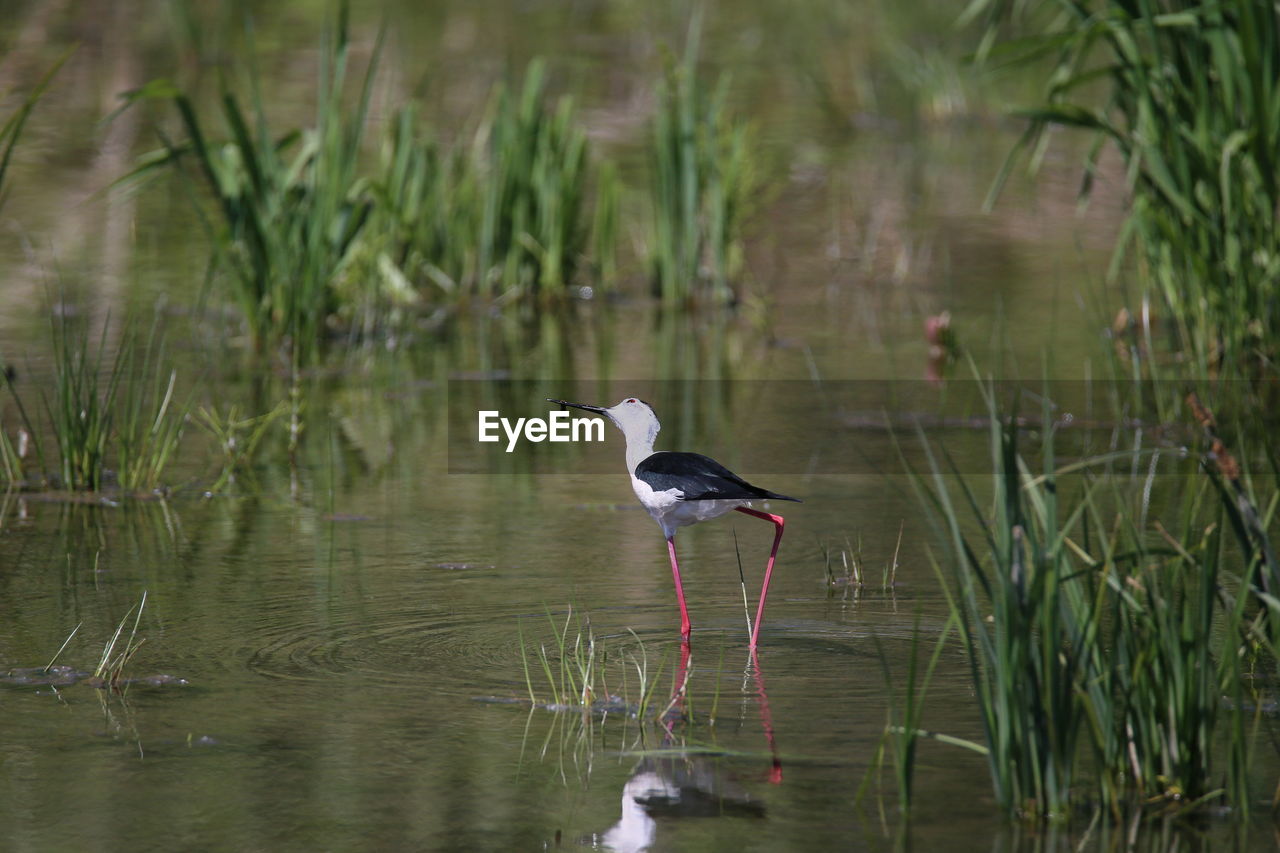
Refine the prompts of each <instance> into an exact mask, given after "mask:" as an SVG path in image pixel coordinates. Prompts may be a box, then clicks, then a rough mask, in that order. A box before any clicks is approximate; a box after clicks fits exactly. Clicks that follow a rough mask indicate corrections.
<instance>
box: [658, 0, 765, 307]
mask: <svg viewBox="0 0 1280 853" xmlns="http://www.w3.org/2000/svg"><path fill="white" fill-rule="evenodd" d="M700 31H701V18H700V16H698V17H695V19H694V21H693V23H692V25H691V27H690V31H689V36H688V39H687V41H686V44H685V51H684V55H683V57H682V59H681V60H680V62H679V63H678V64H677V63H671V62H669V63H668V64H667V67H666V69H665V74H664V78H663V81H662V83H661V84H659V86H658V92H657V96H658V108H657V115H656V117H655V119H654V125H653V138H652V143H651V145H652V148H651V153H650V161H651V169H652V173H653V177H652V197H651V200H652V209H653V219H652V223H653V224H652V230H651V233H650V237H649V246H648V257H649V264H650V267H651V270H652V276H653V282H654V289H655V291H656V293H657V294H658V295H659V296H660V297H661V299H662V301H663V302H665V303H667V304H676V303H682V302H689V301H691V300H697V301H704V302H712V303H724V302H731V301H733V300H734V299H735V293H734V290H733V286H732V285H733V283H734V282H735V281H736V280H737V278H738V277H739V275H740V274H741V272H742V267H743V255H742V230H743V225H744V223H745V221H746V216H747V213H748V208H749V202H750V199H751V197H752V195H753V194H754V193H755V192H756V191H757V190H758V189H759V186H758V180H757V177H756V173H755V167H754V163H755V156H756V155H755V152H753V151H752V149H751V146H750V142H749V134H748V130H747V126H746V124H745V123H744V122H742V121H741V120H739V119H737V118H736V117H735V116H734V115H733V114H732V112H731V111H730V109H729V106H728V102H727V98H728V91H729V85H728V83H729V81H728V78H721V79H720V81H719V83H717V84H716V85H715V86H714V87H713V88H708V87H707V85H706V84H705V83H704V82H703V81H702V79H701V78H700V77H699V76H698V73H697V60H698V44H699V36H700Z"/></svg>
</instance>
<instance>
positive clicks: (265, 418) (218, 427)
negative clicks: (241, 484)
mask: <svg viewBox="0 0 1280 853" xmlns="http://www.w3.org/2000/svg"><path fill="white" fill-rule="evenodd" d="M292 411H296V401H295V400H282V401H281V402H280V403H278V404H277V405H276V406H275V408H273V409H271V410H270V411H269V412H265V413H264V414H261V415H246V414H245V413H244V412H243V411H241V409H240V407H239V406H238V405H236V404H232V405H231V406H230V407H229V408H228V409H227V411H226V412H225V413H224V412H220V411H218V410H217V409H208V408H204V407H203V406H202V407H201V408H199V409H197V410H196V413H195V420H196V423H197V424H199V425H200V426H201V427H203V428H204V430H205V431H206V432H207V433H208V434H209V435H210V436H211V437H212V438H213V440H214V443H215V444H216V445H217V447H218V451H219V453H220V454H221V461H222V470H221V471H220V472H219V474H218V478H217V479H216V480H214V482H213V483H212V484H210V486H209V487H208V490H207V491H209V492H210V493H212V494H217V493H219V492H221V491H223V490H224V489H226V488H227V487H228V486H229V485H231V484H233V483H235V482H236V478H237V477H238V476H239V475H241V474H243V473H246V472H248V471H250V470H251V466H252V464H253V462H254V459H255V458H256V456H257V453H258V448H259V446H260V445H261V444H262V440H263V438H265V437H266V435H267V431H268V430H270V428H271V425H272V424H274V423H275V422H276V421H278V420H279V419H281V418H283V417H284V416H285V415H287V414H290V412H292ZM295 435H296V433H295V432H294V431H293V430H291V431H290V439H291V444H292V442H293V441H295V440H296V439H295Z"/></svg>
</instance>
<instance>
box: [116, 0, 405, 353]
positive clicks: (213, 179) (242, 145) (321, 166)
mask: <svg viewBox="0 0 1280 853" xmlns="http://www.w3.org/2000/svg"><path fill="white" fill-rule="evenodd" d="M250 32H251V31H250ZM381 47H382V41H381V38H379V40H378V43H377V45H376V46H375V48H374V51H373V55H372V57H371V58H370V60H369V64H368V67H367V68H366V69H365V74H364V80H363V85H362V86H361V89H360V95H359V98H358V100H357V102H356V105H355V107H354V108H353V109H351V110H347V109H345V107H344V98H343V91H344V87H345V83H346V79H347V65H348V62H349V54H350V41H349V38H348V33H347V26H346V9H345V6H344V7H343V8H342V11H341V13H340V15H339V17H338V23H337V26H336V28H335V30H334V31H333V33H332V34H331V35H330V36H329V37H328V38H326V41H325V46H324V49H323V50H322V51H321V56H322V63H321V70H320V74H319V90H320V91H319V99H318V103H317V107H316V120H315V125H314V127H311V128H307V129H305V130H292V131H288V132H285V133H283V134H280V135H276V134H274V133H273V132H272V130H271V128H270V127H269V125H268V122H267V117H266V112H265V109H264V106H263V100H262V93H261V89H260V80H259V79H258V73H257V70H256V66H255V65H254V64H253V63H252V61H251V62H250V65H249V67H250V72H249V90H250V109H249V111H248V113H246V110H245V109H244V107H242V106H241V98H240V96H239V95H238V94H237V93H236V91H235V90H234V89H233V88H232V85H231V83H230V82H229V81H228V80H227V79H225V78H224V79H223V80H222V90H221V105H222V118H223V122H224V123H225V125H226V129H227V132H228V133H229V134H230V136H229V138H228V139H227V140H226V141H225V142H221V143H215V142H214V141H212V139H211V137H210V134H209V132H208V130H207V128H206V124H207V122H206V121H204V120H202V119H201V117H200V115H199V113H198V111H197V108H196V105H195V103H194V102H193V101H192V99H191V97H190V96H189V95H187V94H186V93H185V92H182V91H180V90H178V89H177V88H176V87H174V86H173V85H172V84H170V83H168V82H167V81H156V82H153V83H151V84H149V85H148V86H146V87H144V88H143V89H141V90H139V91H138V92H136V93H134V94H133V98H134V99H135V100H136V99H139V98H153V99H162V100H167V101H171V102H172V103H173V105H174V107H175V108H176V110H177V112H178V116H179V118H180V120H181V124H182V127H183V130H184V131H185V133H186V140H185V141H183V142H181V143H173V142H170V141H168V140H167V139H166V140H165V150H164V151H163V152H161V153H160V154H158V155H153V156H151V157H150V158H148V159H147V160H145V161H144V163H143V165H142V166H141V167H140V168H139V169H138V170H135V172H134V173H133V175H132V176H130V177H134V176H137V175H139V174H143V173H145V172H148V171H151V170H154V169H156V168H159V167H161V166H165V165H176V164H179V163H180V162H181V161H182V160H183V159H185V158H186V157H188V156H190V157H191V158H192V159H194V161H195V163H196V166H197V172H198V174H199V175H200V176H201V178H202V179H203V183H204V185H205V189H206V190H207V191H208V192H209V194H210V195H211V196H212V197H213V199H214V200H215V203H216V208H217V212H218V215H219V216H220V218H221V228H220V229H219V230H218V231H217V234H216V244H215V254H216V259H217V260H218V261H219V262H220V264H221V265H222V267H223V268H224V269H225V270H226V271H227V272H228V274H229V276H228V277H229V279H230V282H231V295H232V297H233V299H234V301H235V303H236V305H237V306H238V307H239V309H240V312H241V314H242V315H243V317H244V320H245V323H246V325H247V327H248V333H249V337H250V339H251V341H252V343H253V347H254V349H255V350H256V351H260V352H261V351H264V350H266V349H268V348H271V347H280V348H281V349H282V350H283V351H284V353H285V355H286V357H287V359H288V360H289V361H290V362H291V363H293V364H302V363H308V362H311V361H313V360H314V359H315V358H316V356H317V355H318V354H319V348H320V343H321V339H322V337H323V336H324V334H325V322H326V320H328V318H329V317H330V316H331V315H332V314H333V313H334V310H335V308H336V302H335V298H334V283H335V281H336V280H337V279H338V277H339V276H340V275H341V274H342V271H343V268H344V266H345V265H346V264H347V263H348V262H349V261H350V260H351V258H352V256H353V253H354V249H355V247H356V245H357V238H358V237H359V235H360V233H361V231H362V230H363V228H364V227H365V224H366V222H367V221H368V218H369V214H370V210H371V207H372V201H371V199H370V198H369V195H368V191H367V188H366V183H365V181H364V180H363V179H361V178H360V177H359V176H358V175H357V167H358V164H359V158H360V154H361V142H362V139H363V135H364V128H365V125H366V120H367V117H368V112H369V102H370V97H371V93H372V85H373V78H374V73H375V71H376V70H377V66H378V57H379V55H380V53H381ZM250 50H251V52H252V46H251V48H250Z"/></svg>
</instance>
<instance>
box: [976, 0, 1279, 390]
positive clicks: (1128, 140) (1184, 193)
mask: <svg viewBox="0 0 1280 853" xmlns="http://www.w3.org/2000/svg"><path fill="white" fill-rule="evenodd" d="M975 6H978V7H984V6H985V7H987V8H988V10H989V11H990V12H991V13H992V14H993V20H997V21H998V20H1001V19H1002V18H1003V17H1004V16H1006V15H1008V14H1009V13H1010V12H1011V10H1012V9H1013V8H1014V7H1019V6H1030V7H1031V8H1032V10H1033V11H1034V12H1035V13H1036V15H1035V16H1033V17H1032V20H1033V21H1034V22H1035V24H1034V25H1035V26H1037V27H1038V29H1037V34H1036V35H1033V36H1031V37H1028V38H1026V39H1021V40H1014V41H1010V42H1007V43H1005V44H1004V45H1003V46H1002V47H998V48H996V51H995V53H994V54H993V56H994V57H995V58H996V59H999V60H1001V61H1003V60H1005V59H1006V58H1009V57H1012V58H1013V59H1015V60H1016V59H1024V60H1026V59H1034V60H1036V61H1041V60H1042V59H1044V58H1046V57H1047V58H1049V59H1050V70H1049V71H1048V73H1047V82H1046V88H1045V96H1044V103H1043V104H1042V105H1041V106H1039V107H1037V108H1035V109H1032V110H1028V111H1027V112H1026V113H1025V115H1026V116H1027V117H1028V118H1029V119H1030V121H1031V124H1030V128H1029V130H1028V132H1027V134H1026V136H1025V137H1024V139H1023V145H1022V146H1021V148H1022V150H1032V151H1037V152H1038V151H1039V150H1041V147H1040V141H1041V140H1042V139H1043V133H1044V130H1045V129H1046V128H1047V127H1049V126H1050V125H1059V126H1066V127H1074V128H1082V129H1084V130H1086V131H1089V132H1091V133H1093V134H1094V136H1095V142H1094V144H1093V145H1092V147H1091V148H1090V150H1089V153H1088V157H1087V159H1086V162H1085V172H1084V180H1083V184H1082V194H1084V195H1086V196H1087V195H1088V193H1089V191H1090V189H1091V188H1092V185H1093V181H1094V178H1095V175H1096V171H1097V164H1098V162H1099V157H1100V155H1101V153H1102V151H1103V149H1104V147H1105V146H1107V145H1110V146H1114V148H1115V149H1117V150H1118V151H1119V153H1120V155H1121V157H1122V159H1123V162H1124V165H1125V167H1126V170H1127V177H1128V182H1129V185H1130V187H1131V191H1132V202H1131V209H1130V214H1129V219H1128V223H1127V225H1126V227H1125V229H1124V231H1123V233H1122V234H1121V236H1120V240H1119V243H1118V246H1117V252H1116V263H1115V264H1114V265H1113V270H1112V274H1113V275H1118V274H1119V273H1120V271H1121V270H1122V269H1123V266H1122V265H1121V261H1122V260H1123V259H1124V258H1125V256H1126V253H1128V254H1129V255H1130V256H1132V257H1134V258H1135V259H1136V261H1137V267H1138V272H1139V277H1140V278H1139V280H1140V282H1141V284H1142V287H1140V288H1135V289H1132V290H1129V292H1128V302H1129V308H1130V313H1131V315H1132V316H1135V317H1146V316H1147V314H1146V313H1145V312H1141V311H1139V310H1138V309H1139V308H1140V304H1139V303H1141V302H1142V300H1143V297H1144V296H1145V294H1147V293H1148V292H1150V293H1151V294H1152V301H1153V302H1154V303H1155V304H1156V305H1158V306H1159V308H1160V310H1159V311H1158V313H1157V317H1156V324H1155V328H1154V330H1153V329H1152V328H1150V327H1144V329H1143V330H1141V331H1142V332H1143V333H1144V334H1143V335H1142V336H1143V337H1144V338H1145V340H1142V341H1141V344H1142V345H1146V344H1149V343H1150V344H1155V345H1157V346H1158V347H1159V348H1160V349H1161V350H1164V349H1165V348H1166V347H1167V348H1168V349H1171V350H1172V351H1173V352H1175V353H1178V354H1179V355H1180V357H1179V363H1180V365H1181V368H1180V369H1181V370H1182V371H1183V373H1184V374H1185V372H1186V370H1187V369H1188V368H1189V369H1191V370H1193V371H1194V372H1195V373H1196V375H1197V376H1199V377H1201V378H1206V377H1211V376H1217V375H1220V374H1222V373H1223V372H1224V371H1228V375H1230V373H1234V372H1235V371H1238V370H1240V371H1243V372H1244V374H1245V375H1255V374H1256V373H1257V372H1259V371H1267V372H1271V371H1273V370H1274V363H1275V358H1276V356H1277V354H1278V347H1277V344H1276V341H1278V340H1280V228H1277V224H1278V223H1277V216H1280V171H1278V170H1277V165H1276V164H1277V157H1278V156H1280V155H1278V154H1277V152H1280V121H1278V120H1277V116H1280V74H1277V73H1276V69H1277V68H1280V13H1278V12H1277V11H1276V9H1275V8H1274V6H1273V5H1271V4H1269V3H1265V2H1260V0H1215V2H1209V3H1199V2H1195V0H1137V2H1124V1H1123V0H1086V1H1085V2H1079V1H1078V0H1041V2H1037V3H1031V4H1025V3H1015V2H1014V0H985V2H979V3H978V4H975ZM1041 22H1043V23H1041ZM1146 354H1147V355H1149V356H1152V357H1154V356H1157V355H1158V353H1155V352H1147V353H1146Z"/></svg>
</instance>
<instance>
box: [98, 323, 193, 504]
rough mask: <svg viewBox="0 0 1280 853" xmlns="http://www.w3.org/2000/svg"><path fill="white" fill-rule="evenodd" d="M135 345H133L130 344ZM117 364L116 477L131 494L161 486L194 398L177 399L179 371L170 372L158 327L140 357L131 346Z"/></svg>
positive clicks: (155, 326)
mask: <svg viewBox="0 0 1280 853" xmlns="http://www.w3.org/2000/svg"><path fill="white" fill-rule="evenodd" d="M129 343H130V344H132V341H129ZM122 352H123V355H122V356H121V358H120V360H119V363H118V370H117V371H116V372H117V373H118V374H119V375H121V376H123V377H124V378H123V380H122V381H120V382H119V385H118V390H117V392H116V393H117V394H118V395H119V400H120V410H119V416H118V418H117V423H116V436H115V442H114V445H115V456H116V478H117V479H118V480H119V482H120V486H121V488H123V489H124V490H126V491H129V492H136V491H141V490H150V489H155V488H158V487H159V486H161V485H162V483H163V481H162V477H163V475H164V471H165V469H166V468H167V467H168V465H169V463H170V462H172V461H173V458H174V455H175V454H176V453H177V450H178V445H179V443H180V442H181V441H182V433H183V428H184V427H185V426H186V423H187V413H188V411H189V410H190V408H191V402H190V398H189V397H188V398H187V399H185V400H183V401H177V400H175V399H174V396H175V386H176V384H177V380H178V371H177V370H176V369H173V368H170V369H169V370H168V372H167V373H166V371H165V369H164V365H165V364H166V359H165V354H164V346H163V341H162V339H161V337H160V333H159V327H158V324H154V323H153V325H152V327H151V333H150V335H149V336H148V338H147V342H146V345H145V346H144V347H143V348H142V350H141V354H139V353H138V350H137V349H136V348H135V347H133V346H132V345H130V346H128V347H127V348H126V349H124V350H122Z"/></svg>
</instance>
